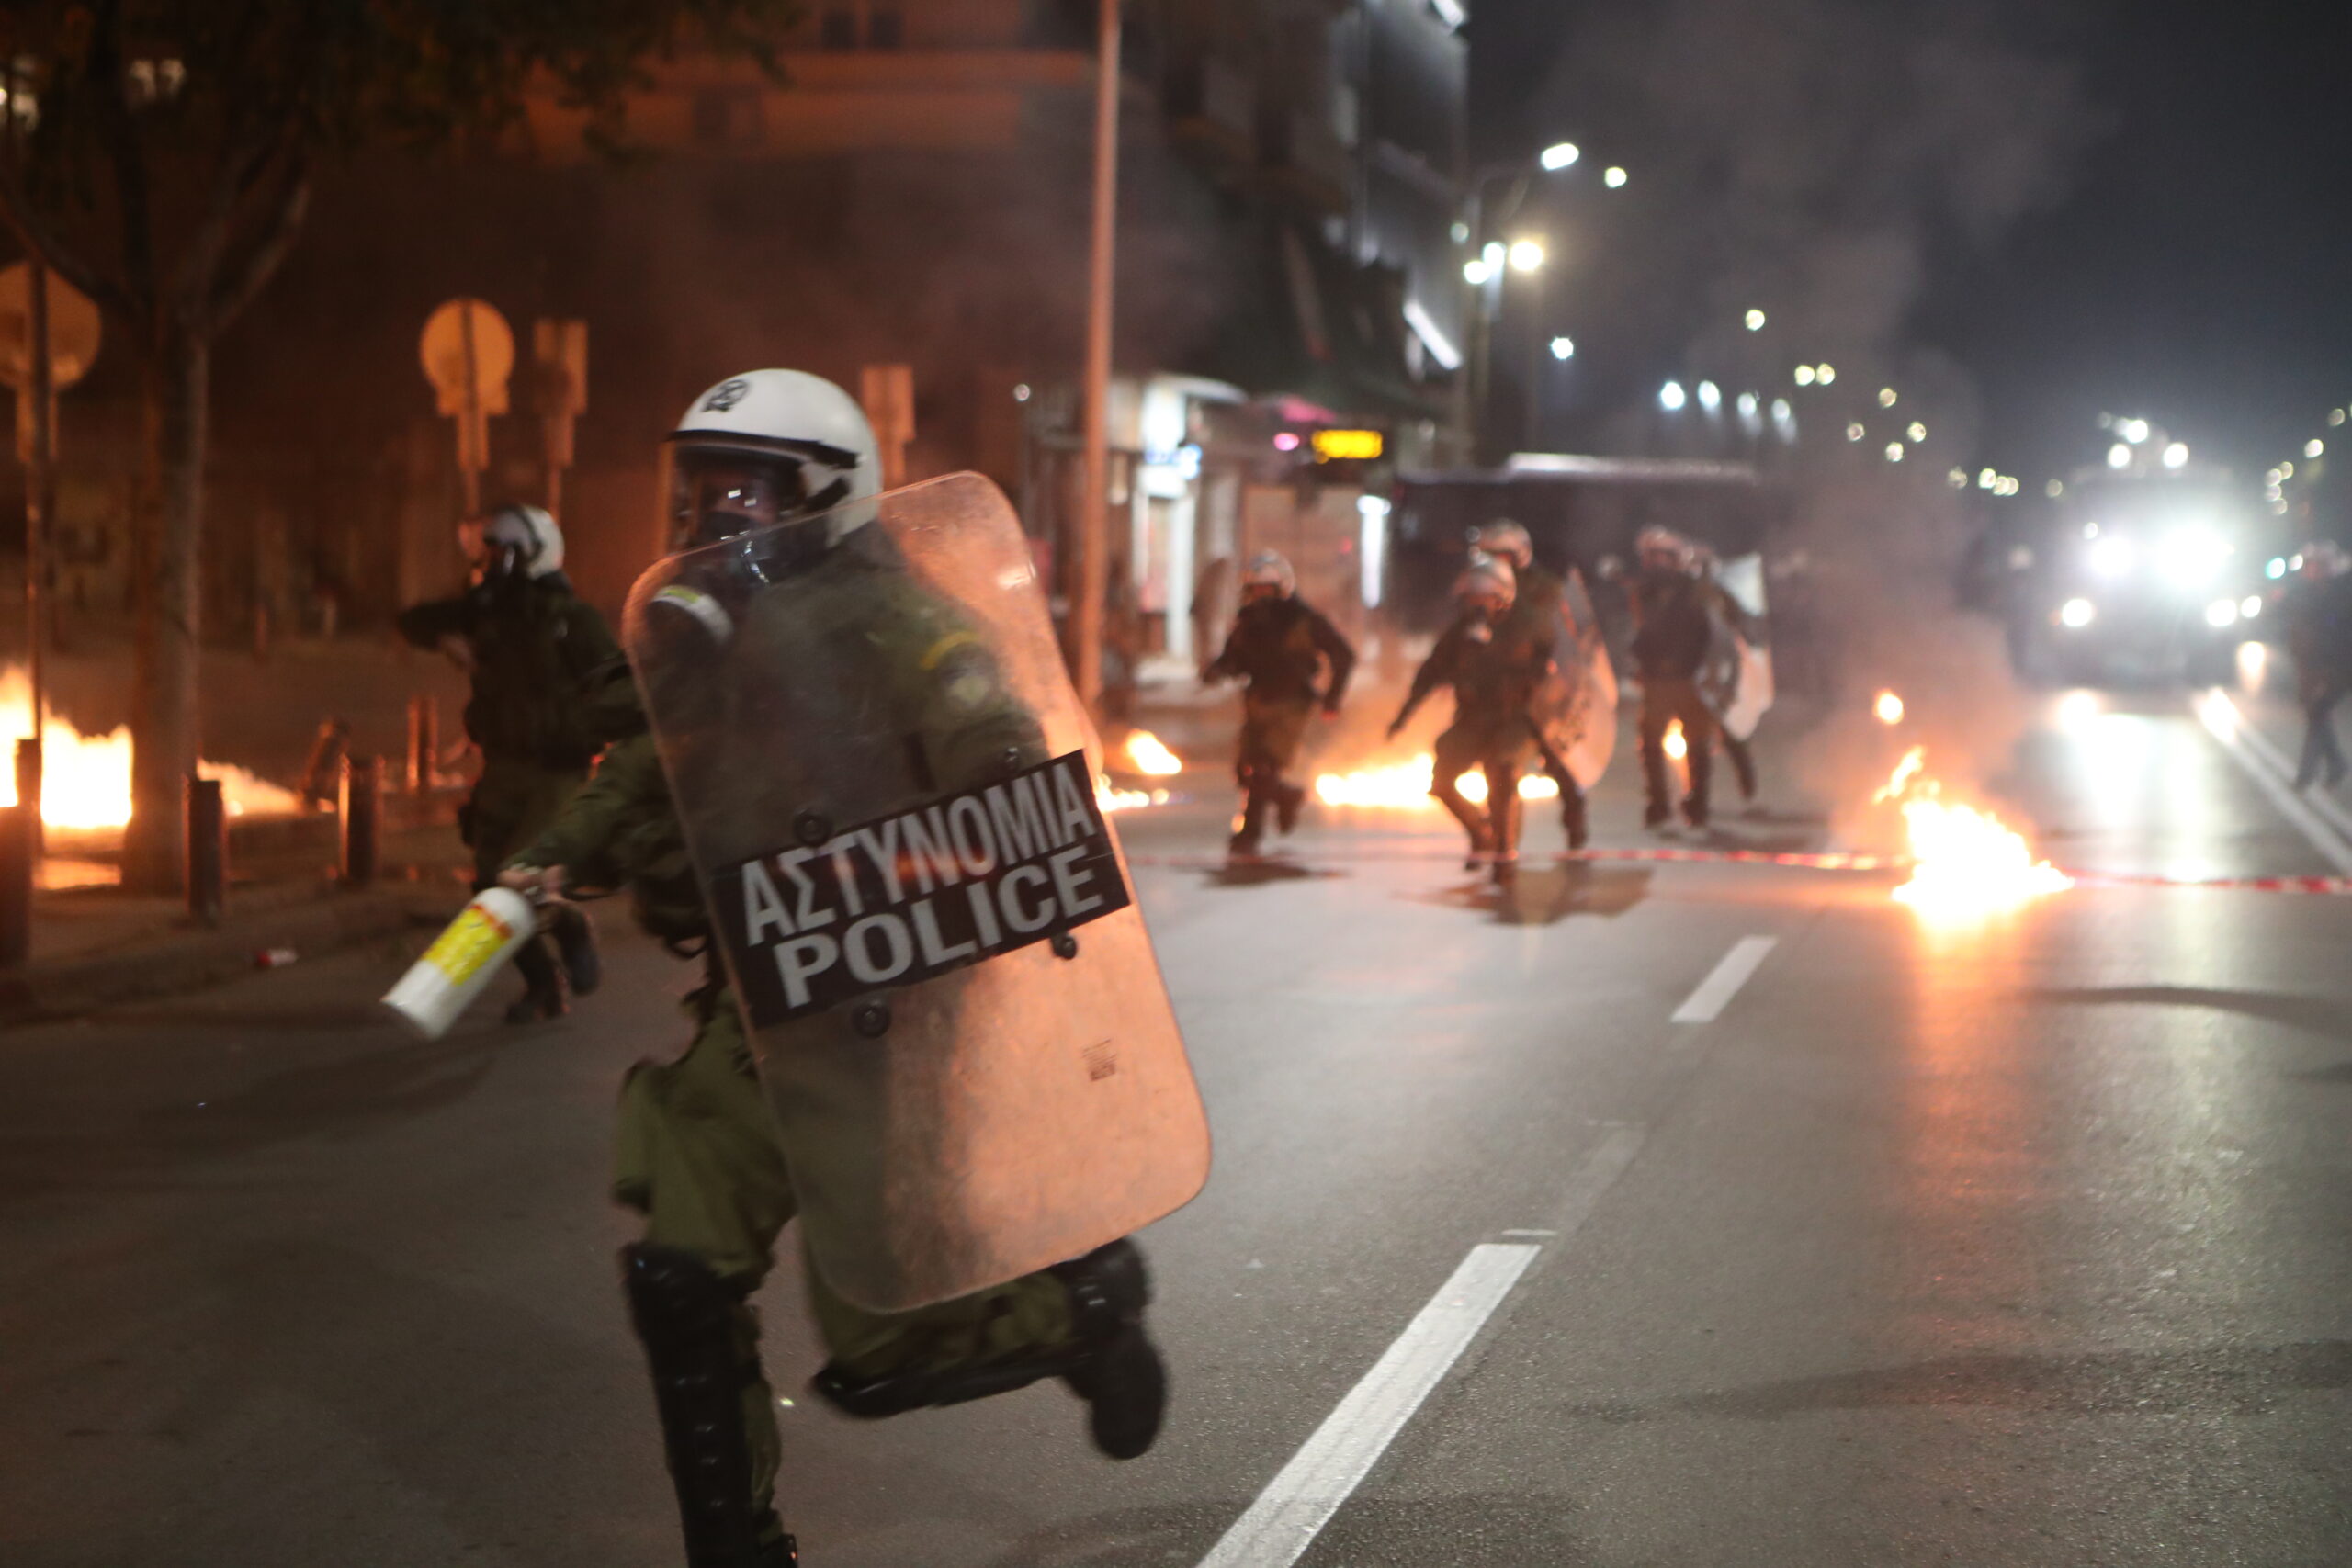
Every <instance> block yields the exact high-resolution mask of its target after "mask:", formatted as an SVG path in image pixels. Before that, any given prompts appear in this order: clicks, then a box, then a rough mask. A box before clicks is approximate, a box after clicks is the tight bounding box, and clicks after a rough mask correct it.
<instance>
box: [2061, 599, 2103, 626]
mask: <svg viewBox="0 0 2352 1568" xmlns="http://www.w3.org/2000/svg"><path fill="white" fill-rule="evenodd" d="M2095 620H2098V605H2096V604H2092V603H2091V602H2090V601H2089V600H2087V599H2069V600H2067V601H2066V602H2065V603H2064V604H2061V605H2059V606H2058V624H2059V625H2060V626H2070V627H2072V628H2073V629H2075V631H2080V630H2082V629H2083V628H2084V627H2085V626H2089V625H2090V624H2091V623H2092V622H2093V621H2095Z"/></svg>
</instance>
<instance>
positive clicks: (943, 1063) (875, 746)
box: [626, 474, 1209, 1312]
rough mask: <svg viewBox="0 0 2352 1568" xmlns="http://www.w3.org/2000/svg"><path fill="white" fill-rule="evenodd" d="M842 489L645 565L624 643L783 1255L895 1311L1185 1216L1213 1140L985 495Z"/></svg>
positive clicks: (1034, 611) (1031, 596) (1033, 608)
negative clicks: (767, 1122) (838, 500)
mask: <svg viewBox="0 0 2352 1568" xmlns="http://www.w3.org/2000/svg"><path fill="white" fill-rule="evenodd" d="M852 504H853V505H855V506H857V507H859V508H861V509H863V510H864V511H865V512H867V513H871V518H870V520H869V521H865V522H864V524H863V525H862V526H854V527H851V528H849V529H848V530H847V531H846V532H843V530H842V528H841V526H840V525H839V521H842V520H845V519H843V517H842V513H836V514H834V515H835V518H836V519H837V522H836V524H835V525H834V526H833V527H832V529H831V532H832V533H833V534H834V535H837V536H839V538H838V542H835V543H830V544H829V543H827V542H826V541H827V538H828V528H827V525H826V524H825V523H824V522H822V521H818V522H803V523H797V524H792V525H785V526H782V527H776V528H771V529H766V530H762V531H758V532H754V533H752V534H749V535H745V536H739V537H738V538H735V539H731V540H729V541H727V542H726V543H724V544H720V545H716V546H712V547H707V548H703V549H699V550H695V551H692V552H689V553H687V554H684V555H681V556H674V557H672V558H669V559H667V560H664V561H662V562H660V563H658V564H657V565H655V566H654V567H653V568H652V569H651V570H649V571H648V572H647V573H646V574H645V575H644V576H643V577H642V578H640V579H639V581H638V583H637V586H636V588H635V589H634V591H633V592H631V594H630V597H629V606H628V619H627V623H626V638H627V641H628V651H629V657H630V660H631V663H632V664H633V666H634V667H635V669H636V671H637V675H638V681H639V685H640V686H641V687H642V689H643V691H644V694H645V698H646V705H647V710H648V713H649V715H650V718H651V720H652V725H653V730H654V738H655V740H656V741H657V743H658V744H659V746H660V749H661V752H662V765H663V769H664V771H665V772H666V773H667V774H668V777H669V780H670V785H671V791H672V794H673V798H674V800H675V803H676V806H677V810H678V813H679V817H680V818H681V821H682V822H683V825H684V829H685V836H686V840H687V845H688V848H689V850H690V851H691V852H692V854H693V856H694V860H695V868H696V870H697V872H698V873H699V874H700V878H701V883H702V887H703V892H704V897H705V900H706V902H707V905H708V907H709V912H710V915H711V918H712V923H713V926H714V928H715V930H716V931H717V933H718V934H717V937H716V939H715V940H716V942H717V945H718V949H719V953H720V956H721V958H722V959H723V961H724V963H725V966H726V972H727V975H728V977H729V982H730V984H731V986H732V988H733V991H734V996H735V1000H736V1003H737V1005H738V1007H739V1008H740V1009H741V1012H742V1015H743V1021H744V1026H745V1029H746V1032H747V1033H748V1035H749V1037H750V1040H751V1043H752V1055H753V1057H754V1060H755V1062H756V1064H757V1066H758V1070H759V1075H760V1079H761V1083H762V1086H763V1089H764V1090H765V1092H766V1095H767V1099H768V1102H769V1104H770V1106H771V1107H772V1108H773V1110H774V1111H775V1121H776V1128H777V1132H778V1134H779V1135H780V1139H781V1142H782V1144H783V1147H784V1152H785V1158H786V1166H787V1167H788V1168H789V1170H790V1173H791V1177H792V1184H793V1190H794V1193H795V1195H796V1197H797V1200H798V1203H799V1213H800V1219H801V1224H802V1225H803V1227H804V1228H805V1232H806V1242H807V1246H808V1250H809V1256H810V1258H812V1259H813V1261H814V1263H815V1266H816V1268H817V1269H819V1271H820V1272H821V1273H822V1274H823V1276H824V1278H825V1280H827V1282H828V1283H829V1284H831V1286H832V1287H833V1289H834V1290H836V1291H838V1292H840V1293H841V1294H842V1295H843V1296H845V1297H847V1298H848V1299H849V1300H851V1301H852V1302H854V1303H857V1304H859V1305H861V1306H865V1307H867V1308H870V1309H873V1310H876V1311H881V1312H896V1311H903V1310H906V1309H909V1308H911V1307H916V1306H920V1305H923V1304H925V1303H932V1302H936V1301H942V1300H945V1299H947V1298H950V1297H954V1296H958V1295H963V1294H965V1293H967V1292H972V1291H976V1290H979V1289H982V1288H985V1287H987V1286H989V1285H993V1284H998V1283H1001V1282H1002V1281H1004V1280H1011V1279H1013V1278H1015V1277H1017V1276H1019V1275H1022V1274H1024V1273H1027V1272H1029V1271H1031V1270H1033V1269H1039V1268H1043V1267H1045V1266H1046V1265H1048V1264H1051V1263H1056V1262H1059V1261H1061V1260H1063V1259H1066V1258H1075V1257H1077V1256H1079V1255H1080V1254H1081V1253H1084V1252H1087V1251H1089V1250H1091V1248H1093V1247H1098V1246H1101V1245H1102V1244H1103V1243H1104V1242H1107V1241H1110V1240H1112V1239H1114V1237H1117V1236H1121V1235H1126V1234H1127V1233H1128V1232H1130V1231H1133V1230H1135V1229H1136V1228H1138V1227H1139V1226H1142V1225H1144V1224H1148V1223H1149V1222H1151V1221H1152V1220H1155V1219H1158V1218H1159V1217H1160V1216H1162V1215H1164V1214H1167V1213H1170V1212H1171V1211H1173V1210H1175V1209H1177V1208H1179V1207H1181V1206H1182V1204H1184V1203H1185V1202H1186V1201H1189V1200H1190V1199H1191V1198H1192V1197H1193V1194H1195V1193H1196V1192H1198V1191H1199V1190H1200V1188H1201V1185H1202V1183H1203V1182H1204V1180H1205V1179H1206V1178H1207V1172H1208V1152H1209V1151H1208V1129H1207V1122H1206V1119H1205V1116H1204V1112H1203V1110H1202V1106H1201V1100H1200V1095H1199V1091H1198V1090H1197V1089H1196V1088H1195V1087H1194V1084H1193V1074H1192V1068H1191V1066H1190V1064H1189V1063H1188V1062H1187V1060H1186V1058H1185V1055H1184V1046H1183V1041H1182V1037H1181V1036H1180V1035H1179V1034H1178V1032H1177V1028H1176V1021H1175V1017H1174V1014H1173V1012H1172V1011H1171V1010H1170V1006H1169V1002H1168V994H1167V990H1166V987H1164V986H1163V985H1162V984H1161V981H1160V976H1159V964H1158V962H1157V960H1156V959H1155V958H1154V956H1153V954H1152V948H1151V941H1150V938H1149V937H1148V934H1147V933H1146V931H1145V930H1144V923H1143V917H1142V913H1141V911H1140V910H1138V909H1137V908H1136V907H1135V904H1134V900H1133V896H1132V893H1131V891H1130V886H1129V883H1128V880H1127V874H1126V863H1125V856H1124V855H1123V854H1122V852H1121V851H1120V848H1119V841H1118V835H1117V833H1116V832H1115V831H1114V829H1113V827H1112V824H1111V820H1110V818H1109V817H1108V816H1107V815H1106V814H1104V813H1103V811H1102V810H1101V809H1100V807H1098V806H1097V804H1096V799H1095V781H1096V779H1097V778H1098V777H1099V776H1100V773H1101V766H1102V761H1101V744H1100V742H1099V740H1098V739H1097V738H1096V736H1095V734H1094V731H1093V728H1092V726H1091V724H1090V723H1089V721H1088V719H1087V716H1086V714H1085V711H1084V709H1083V708H1082V707H1081V706H1080V703H1079V701H1078V697H1077V694H1076V693H1075V692H1074V691H1073V690H1072V688H1071V686H1070V682H1069V676H1068V675H1067V673H1066V672H1065V670H1064V666H1063V662H1062V656H1061V653H1060V650H1059V649H1058V648H1057V646H1056V644H1055V639H1054V632H1053V626H1052V624H1051V622H1050V621H1049V619H1048V617H1047V614H1046V600H1045V595H1044V593H1043V592H1042V591H1041V590H1040V588H1039V586H1038V582H1037V577H1036V572H1035V568H1034V566H1033V565H1032V561H1031V557H1030V552H1029V547H1028V542H1027V540H1026V539H1025V538H1024V537H1023V535H1022V533H1021V529H1020V525H1019V524H1018V523H1017V522H1016V521H1015V519H1014V517H1013V514H1012V508H1011V507H1010V506H1009V505H1008V504H1007V503H1006V502H1005V499H1004V497H1003V495H1002V494H1001V492H999V491H997V489H996V487H995V486H993V485H991V484H990V483H989V481H988V480H986V479H981V478H980V477H978V475H974V474H961V475H956V476H953V477H951V478H947V479H937V480H933V481H932V482H930V483H927V484H922V485H917V486H914V487H912V488H910V489H907V490H902V491H895V492H892V493H890V494H888V495H885V496H882V497H880V498H879V499H878V500H876V501H870V502H854V503H852Z"/></svg>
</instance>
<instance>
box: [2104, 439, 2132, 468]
mask: <svg viewBox="0 0 2352 1568" xmlns="http://www.w3.org/2000/svg"><path fill="white" fill-rule="evenodd" d="M2107 466H2108V467H2109V468H2130V467H2131V447H2129V446H2125V445H2124V444H2123V443H2122V442H2120V441H2119V442H2117V443H2116V444H2115V445H2114V446H2110V447H2109V448H2108V449H2107Z"/></svg>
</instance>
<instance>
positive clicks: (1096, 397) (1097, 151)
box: [1069, 0, 1119, 712]
mask: <svg viewBox="0 0 2352 1568" xmlns="http://www.w3.org/2000/svg"><path fill="white" fill-rule="evenodd" d="M1100 4H1101V7H1102V17H1101V36H1100V39H1099V41H1098V44H1097V47H1096V51H1095V67H1094V233H1093V245H1092V254H1091V262H1090V266H1089V276H1088V292H1087V300H1086V387H1085V398H1086V413H1085V430H1084V444H1085V455H1084V457H1083V460H1082V461H1081V463H1080V480H1079V486H1080V493H1079V501H1078V538H1077V540H1076V543H1077V546H1078V548H1077V552H1076V553H1077V559H1076V561H1074V562H1073V563H1072V565H1073V568H1074V570H1073V571H1072V576H1073V577H1074V578H1075V579H1076V581H1075V582H1074V583H1073V584H1072V590H1071V596H1070V609H1069V630H1070V654H1071V660H1072V664H1073V666H1074V668H1073V670H1072V673H1073V674H1074V675H1075V676H1076V677H1077V681H1078V695H1079V700H1080V702H1082V703H1084V704H1085V705H1086V706H1087V709H1088V711H1089V712H1091V711H1092V710H1093V708H1094V705H1095V704H1096V703H1097V702H1098V701H1100V700H1101V698H1102V695H1103V590H1104V587H1105V584H1106V581H1107V578H1108V575H1109V571H1108V568H1109V564H1110V561H1109V550H1108V540H1109V535H1110V518H1109V515H1108V513H1109V509H1110V491H1111V282H1112V274H1113V267H1114V262H1115V260H1116V257H1117V242H1118V220H1119V0H1100Z"/></svg>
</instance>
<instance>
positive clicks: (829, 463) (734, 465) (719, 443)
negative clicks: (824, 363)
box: [667, 370, 882, 549]
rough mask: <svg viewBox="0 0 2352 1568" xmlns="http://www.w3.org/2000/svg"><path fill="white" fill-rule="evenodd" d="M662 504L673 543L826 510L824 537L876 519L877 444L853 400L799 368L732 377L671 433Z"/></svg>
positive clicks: (710, 540) (833, 538)
mask: <svg viewBox="0 0 2352 1568" xmlns="http://www.w3.org/2000/svg"><path fill="white" fill-rule="evenodd" d="M669 445H670V483H669V495H668V498H667V505H668V507H669V519H670V526H671V538H672V542H673V545H675V546H676V547H679V548H683V549H691V548H693V547H695V546H697V545H709V544H716V543H718V541H719V540H721V539H729V538H732V537H734V536H736V535H738V534H743V533H748V532H750V531H751V530H752V529H755V528H762V527H767V526H770V525H775V524H779V523H792V522H797V521H799V520H801V519H804V518H809V517H814V516H816V515H818V514H819V513H830V516H829V517H828V518H827V523H826V538H825V542H826V543H827V544H828V545H831V544H838V543H840V542H841V540H842V538H844V537H845V536H848V535H849V534H850V533H852V532H854V530H856V529H857V528H860V527H862V526H864V525H865V524H867V523H869V522H871V521H873V517H874V509H873V508H872V507H870V506H856V505H851V504H849V503H851V502H864V501H871V500H872V499H873V498H874V497H875V496H876V495H877V494H879V493H880V492H881V489H882V450H881V447H880V446H878V445H877V444H876V441H875V439H874V427H873V426H872V425H870V424H868V423H866V421H865V410H864V409H861V408H860V407H858V405H857V400H856V399H854V398H853V397H851V396H850V395H849V394H848V393H847V392H845V391H843V390H842V389H840V388H839V387H836V386H835V385H833V383H831V381H828V380H826V379H825V378H823V377H821V376H811V375H809V373H808V372H807V371H805V370H753V371H750V372H747V373H746V374H744V375H741V376H730V377H729V378H727V379H726V380H724V381H721V382H719V383H718V385H717V386H715V387H713V388H711V389H709V390H708V391H706V392H705V393H703V394H702V396H700V397H698V398H696V399H695V400H694V403H693V406H691V407H690V408H688V409H687V410H686V412H685V414H684V417H683V418H681V419H680V420H679V421H678V427H677V429H675V430H673V431H672V432H671V433H670V441H669Z"/></svg>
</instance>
